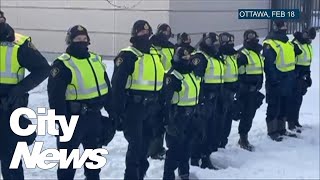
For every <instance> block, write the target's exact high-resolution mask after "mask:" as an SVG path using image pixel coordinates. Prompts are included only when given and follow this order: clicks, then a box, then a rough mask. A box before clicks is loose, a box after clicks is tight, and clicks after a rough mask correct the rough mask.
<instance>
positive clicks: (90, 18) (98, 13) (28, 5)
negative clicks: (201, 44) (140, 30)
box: [0, 0, 270, 56]
mask: <svg viewBox="0 0 320 180" xmlns="http://www.w3.org/2000/svg"><path fill="white" fill-rule="evenodd" d="M110 1H111V3H113V4H116V5H119V6H123V5H125V6H126V7H129V9H126V8H124V9H123V8H122V9H119V8H117V7H115V6H113V5H110V4H109V3H108V2H107V1H106V0H18V1H16V0H1V3H0V5H1V9H2V10H3V11H4V12H5V15H6V17H7V21H8V23H10V24H11V25H12V26H13V27H14V28H15V30H16V31H17V32H20V33H24V34H27V35H30V36H31V37H32V40H33V42H34V44H35V45H36V46H37V47H38V48H39V50H41V51H44V52H57V53H60V52H63V51H64V50H65V47H66V46H65V42H64V40H65V36H66V31H67V30H68V29H69V28H70V27H71V26H73V25H76V24H81V25H83V26H85V27H87V29H88V31H89V35H90V38H91V41H92V44H91V46H90V49H91V50H92V51H95V52H97V53H100V54H102V55H107V56H114V55H115V54H117V52H118V51H119V49H121V48H123V47H125V46H127V45H129V38H130V31H131V27H132V25H133V23H134V21H136V20H138V19H145V20H147V21H149V22H150V24H151V26H152V27H153V29H154V31H155V29H156V27H157V25H158V24H159V23H163V22H166V23H169V24H170V25H171V26H172V29H173V32H174V33H178V32H182V31H186V32H189V33H192V34H194V35H193V40H194V42H196V41H198V39H199V34H201V32H207V31H218V32H219V31H229V32H232V33H234V34H235V35H236V40H237V43H239V42H240V39H241V38H240V37H241V36H240V35H242V33H243V31H244V30H245V29H248V28H252V29H256V30H257V31H258V33H259V34H261V36H263V35H265V34H266V33H267V28H268V23H267V21H264V20H262V21H261V20H251V21H248V20H238V17H237V9H239V8H269V4H270V3H269V1H270V0H142V1H140V0H134V1H133V0H110ZM132 6H135V7H134V8H130V7H132ZM173 41H174V40H173Z"/></svg>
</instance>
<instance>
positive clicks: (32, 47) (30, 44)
mask: <svg viewBox="0 0 320 180" xmlns="http://www.w3.org/2000/svg"><path fill="white" fill-rule="evenodd" d="M28 47H29V48H31V49H33V50H37V48H36V47H35V46H34V44H33V43H32V42H31V41H29V42H28Z"/></svg>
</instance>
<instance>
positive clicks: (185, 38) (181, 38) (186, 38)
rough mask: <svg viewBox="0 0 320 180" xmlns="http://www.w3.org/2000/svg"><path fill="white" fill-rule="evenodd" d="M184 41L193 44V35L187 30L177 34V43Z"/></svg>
mask: <svg viewBox="0 0 320 180" xmlns="http://www.w3.org/2000/svg"><path fill="white" fill-rule="evenodd" d="M182 43H185V44H191V37H190V35H189V34H188V33H186V32H183V33H181V34H180V33H179V34H177V44H179V45H180V44H182Z"/></svg>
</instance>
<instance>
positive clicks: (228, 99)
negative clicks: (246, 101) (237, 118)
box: [219, 89, 235, 148]
mask: <svg viewBox="0 0 320 180" xmlns="http://www.w3.org/2000/svg"><path fill="white" fill-rule="evenodd" d="M234 95H235V92H233V91H231V90H228V89H224V92H223V95H222V104H221V106H222V108H223V111H222V112H223V113H222V119H223V120H222V128H221V129H220V134H221V135H220V136H219V137H221V139H220V143H219V147H222V148H224V147H225V146H226V145H227V144H228V137H229V135H230V132H231V126H232V112H231V111H232V105H233V101H234Z"/></svg>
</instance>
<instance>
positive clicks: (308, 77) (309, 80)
mask: <svg viewBox="0 0 320 180" xmlns="http://www.w3.org/2000/svg"><path fill="white" fill-rule="evenodd" d="M305 82H306V83H307V86H308V87H311V86H312V79H311V77H310V75H309V76H306V78H305Z"/></svg>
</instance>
